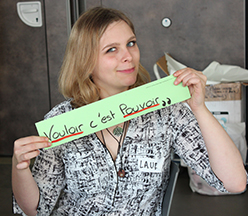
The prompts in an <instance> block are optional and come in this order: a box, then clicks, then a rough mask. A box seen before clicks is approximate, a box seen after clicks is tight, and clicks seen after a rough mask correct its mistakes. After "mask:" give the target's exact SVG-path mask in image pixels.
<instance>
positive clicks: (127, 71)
mask: <svg viewBox="0 0 248 216" xmlns="http://www.w3.org/2000/svg"><path fill="white" fill-rule="evenodd" d="M134 70H135V67H133V68H130V69H125V70H117V72H121V73H132V72H134Z"/></svg>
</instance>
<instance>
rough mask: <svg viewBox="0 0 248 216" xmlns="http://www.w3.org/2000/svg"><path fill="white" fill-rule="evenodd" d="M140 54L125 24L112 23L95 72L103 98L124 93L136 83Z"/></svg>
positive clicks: (133, 36)
mask: <svg viewBox="0 0 248 216" xmlns="http://www.w3.org/2000/svg"><path fill="white" fill-rule="evenodd" d="M139 60H140V52H139V48H138V46H137V44H136V37H135V35H134V33H133V32H132V30H131V28H130V27H129V25H128V24H127V23H126V22H124V21H119V22H114V23H112V24H110V25H109V26H108V27H107V29H106V31H105V32H104V34H103V35H102V37H101V39H100V44H99V55H98V60H97V64H96V67H95V69H94V71H93V73H92V78H93V81H94V83H95V84H96V85H97V86H98V88H100V95H101V98H105V97H108V96H111V95H114V94H117V93H120V92H123V91H125V90H127V89H128V88H129V86H131V85H133V84H134V83H135V82H136V78H137V73H138V69H139Z"/></svg>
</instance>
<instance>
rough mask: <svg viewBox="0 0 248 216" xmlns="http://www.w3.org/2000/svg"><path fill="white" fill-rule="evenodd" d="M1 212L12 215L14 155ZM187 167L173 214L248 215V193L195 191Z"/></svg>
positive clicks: (1, 183)
mask: <svg viewBox="0 0 248 216" xmlns="http://www.w3.org/2000/svg"><path fill="white" fill-rule="evenodd" d="M0 170H1V175H0V215H1V216H11V215H14V214H13V213H12V192H11V158H8V157H0ZM188 184H189V177H188V173H187V170H186V169H185V168H183V167H180V173H179V177H178V180H177V184H176V189H175V193H174V196H173V201H172V206H171V211H170V216H185V215H190V216H191V215H192V216H194V215H197V216H215V215H216V216H247V215H248V192H245V193H244V194H241V195H235V196H215V197H213V196H204V195H199V194H196V193H193V192H192V191H191V189H190V188H189V186H188Z"/></svg>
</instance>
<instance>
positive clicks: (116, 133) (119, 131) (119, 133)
mask: <svg viewBox="0 0 248 216" xmlns="http://www.w3.org/2000/svg"><path fill="white" fill-rule="evenodd" d="M122 133H123V129H122V128H121V127H116V128H115V129H114V130H113V134H114V135H115V136H118V137H119V136H120V135H122Z"/></svg>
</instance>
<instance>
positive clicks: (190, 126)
mask: <svg viewBox="0 0 248 216" xmlns="http://www.w3.org/2000/svg"><path fill="white" fill-rule="evenodd" d="M172 115H173V116H174V117H175V118H174V120H175V121H174V123H173V136H174V143H173V148H174V150H175V153H176V154H177V155H178V156H179V157H180V158H181V159H182V160H183V162H184V163H186V164H187V166H189V167H191V168H192V169H193V170H194V171H195V172H196V174H197V175H199V176H201V177H202V178H203V179H204V180H205V181H206V182H207V183H208V184H209V185H210V186H212V187H215V188H216V189H217V190H219V191H221V192H225V193H227V192H228V191H227V190H226V189H225V187H224V185H223V183H222V182H221V181H220V179H218V177H217V176H216V175H215V174H214V172H213V170H212V169H211V166H210V162H209V157H208V152H207V149H206V146H205V143H204V140H203V137H202V134H201V130H200V127H199V125H198V122H197V121H196V119H195V117H194V115H193V113H192V111H191V110H190V109H189V108H188V107H186V106H185V105H183V104H180V105H179V106H177V107H176V109H174V110H173V114H172Z"/></svg>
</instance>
